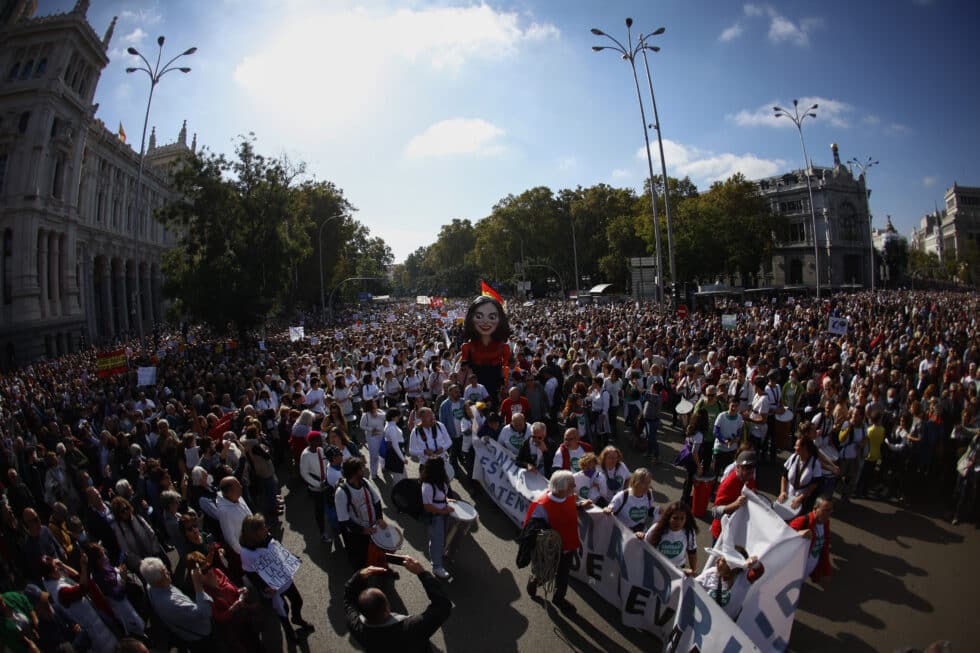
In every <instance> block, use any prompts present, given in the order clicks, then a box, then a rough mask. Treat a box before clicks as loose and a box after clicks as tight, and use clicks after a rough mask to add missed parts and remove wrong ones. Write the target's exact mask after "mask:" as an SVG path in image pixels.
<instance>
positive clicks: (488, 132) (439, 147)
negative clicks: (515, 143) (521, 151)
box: [405, 118, 504, 159]
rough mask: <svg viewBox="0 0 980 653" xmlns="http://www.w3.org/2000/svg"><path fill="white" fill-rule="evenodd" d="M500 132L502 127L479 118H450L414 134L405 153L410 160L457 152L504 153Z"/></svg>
mask: <svg viewBox="0 0 980 653" xmlns="http://www.w3.org/2000/svg"><path fill="white" fill-rule="evenodd" d="M503 135H504V130H503V129H501V128H500V127H497V126H496V125H493V124H491V123H489V122H487V121H486V120H482V119H480V118H451V119H449V120H443V121H441V122H437V123H436V124H434V125H432V126H431V127H429V128H428V129H426V130H425V131H424V132H422V133H421V134H418V135H416V136H414V137H413V138H412V140H410V141H409V142H408V145H406V146H405V156H406V157H407V158H410V159H421V158H426V157H445V156H454V155H459V154H474V155H477V156H491V155H495V154H500V153H501V152H503V150H504V146H503V145H502V144H501V143H500V140H499V139H500V137H502V136H503Z"/></svg>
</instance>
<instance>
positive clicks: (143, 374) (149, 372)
mask: <svg viewBox="0 0 980 653" xmlns="http://www.w3.org/2000/svg"><path fill="white" fill-rule="evenodd" d="M156 384H157V368H155V367H139V368H137V369H136V385H156Z"/></svg>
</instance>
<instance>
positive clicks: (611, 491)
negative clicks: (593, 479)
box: [596, 463, 630, 501]
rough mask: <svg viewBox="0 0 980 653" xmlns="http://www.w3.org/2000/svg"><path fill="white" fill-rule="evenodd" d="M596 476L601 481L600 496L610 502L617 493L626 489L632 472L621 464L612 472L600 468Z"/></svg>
mask: <svg viewBox="0 0 980 653" xmlns="http://www.w3.org/2000/svg"><path fill="white" fill-rule="evenodd" d="M596 476H597V477H598V479H599V494H600V495H601V496H602V497H603V498H604V499H605V500H606V501H609V500H610V499H612V498H613V496H614V495H615V494H616V493H617V492H619V491H620V490H622V489H623V488H624V487H626V481H627V480H629V477H630V470H629V468H628V467H626V465H624V464H623V463H619V464H618V465H616V468H615V469H613V470H612V471H607V470H605V469H601V468H600V469H599V470H597V471H596Z"/></svg>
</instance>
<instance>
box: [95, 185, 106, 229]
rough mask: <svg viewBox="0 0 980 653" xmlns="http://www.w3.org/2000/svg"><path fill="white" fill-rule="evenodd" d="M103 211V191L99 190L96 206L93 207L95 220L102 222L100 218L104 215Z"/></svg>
mask: <svg viewBox="0 0 980 653" xmlns="http://www.w3.org/2000/svg"><path fill="white" fill-rule="evenodd" d="M104 211H105V193H104V192H102V191H99V201H98V202H96V207H95V221H96V222H102V219H103V218H104V217H105V214H104Z"/></svg>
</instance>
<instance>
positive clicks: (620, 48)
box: [592, 18, 673, 301]
mask: <svg viewBox="0 0 980 653" xmlns="http://www.w3.org/2000/svg"><path fill="white" fill-rule="evenodd" d="M632 27H633V19H632V18H627V19H626V37H627V40H626V43H627V45H623V44H622V43H620V42H619V41H618V40H616V39H615V38H613V37H612V36H610V35H608V34H606V33H605V32H603V31H602V30H600V29H596V28H594V27H593V28H592V33H593V34H595V35H596V36H604V37H606V38H607V39H609V40H610V41H612V42H613V43H615V44H616V45H615V46H612V45H593V46H592V49H593V50H594V51H595V52H601V51H603V50H612V51H614V52H618V53H619V54H620V56H622V58H623V59H625V60H626V61H628V62H629V63H630V68H631V69H632V70H633V85H634V86H635V87H636V100H637V102H638V103H639V105H640V119H641V120H642V121H643V141H644V142H645V143H646V153H647V168H648V170H649V173H650V209H651V211H652V213H653V238H654V242H655V244H656V248H657V292H658V294H659V296H658V297H657V300H658V301H663V299H664V268H663V256H662V254H661V251H660V220H659V218H658V217H657V193H656V190H655V189H654V186H653V157H652V156H651V155H650V132H649V128H648V126H647V116H646V110H645V109H644V108H643V96H642V95H641V93H640V79H639V77H637V75H636V55H637V54H638V53H639V52H641V51H643V50H653V51H654V52H657V51H659V50H660V48H658V47H657V46H655V45H647V43H646V40H645V39H646V37H644V36H643V35H642V34H640V36H639V40H638V41H637V43H636V46H634V45H633V32H632V30H631V28H632ZM663 33H664V28H663V27H661V28H660V29H658V30H656V31H655V32H653V33H652V34H650V35H649V36H656V35H658V34H663ZM650 88H651V89H652V88H653V86H652V84H651V87H650ZM658 133H659V130H658ZM666 186H667V179H666V175H665V176H664V187H665V188H666ZM671 273H673V271H671Z"/></svg>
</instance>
